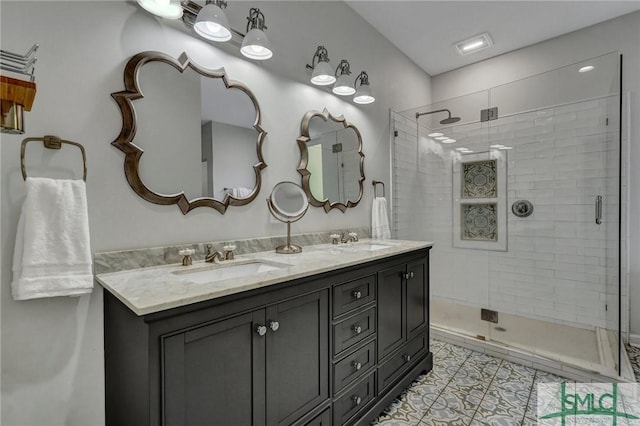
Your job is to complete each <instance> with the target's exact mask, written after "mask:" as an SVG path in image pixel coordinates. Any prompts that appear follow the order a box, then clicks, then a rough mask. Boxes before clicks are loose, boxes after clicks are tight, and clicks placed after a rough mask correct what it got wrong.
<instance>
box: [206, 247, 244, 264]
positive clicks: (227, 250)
mask: <svg viewBox="0 0 640 426" xmlns="http://www.w3.org/2000/svg"><path fill="white" fill-rule="evenodd" d="M235 249H236V246H233V245H228V246H224V247H223V250H224V253H222V252H220V251H213V246H212V245H211V244H207V254H206V255H205V257H204V261H205V262H209V263H219V262H222V261H223V260H232V259H234V257H235V255H234V253H233V251H234V250H235ZM216 259H217V262H216Z"/></svg>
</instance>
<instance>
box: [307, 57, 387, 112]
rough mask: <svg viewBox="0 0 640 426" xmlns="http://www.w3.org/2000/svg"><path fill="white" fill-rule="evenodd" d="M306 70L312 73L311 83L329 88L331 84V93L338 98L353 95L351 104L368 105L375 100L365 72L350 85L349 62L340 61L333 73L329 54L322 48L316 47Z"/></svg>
mask: <svg viewBox="0 0 640 426" xmlns="http://www.w3.org/2000/svg"><path fill="white" fill-rule="evenodd" d="M306 68H307V70H311V71H312V73H311V83H312V84H315V85H316V86H329V85H331V84H333V88H332V90H331V91H332V92H333V93H334V94H336V95H339V96H350V95H353V94H355V96H354V97H353V102H355V103H357V104H360V105H365V104H370V103H373V102H374V101H375V100H376V99H375V98H374V97H373V94H372V92H371V87H370V85H369V76H368V74H367V72H366V71H362V72H361V73H360V74H359V75H358V77H356V79H355V82H354V83H353V84H352V83H351V77H350V75H351V66H350V65H349V61H347V60H346V59H343V60H341V61H340V64H339V65H338V67H337V68H336V70H335V72H334V71H333V68H332V67H331V65H330V64H329V53H328V52H327V49H326V48H325V47H324V46H318V48H317V49H316V53H315V54H314V55H313V58H312V60H311V65H309V64H307V66H306ZM358 83H359V85H358Z"/></svg>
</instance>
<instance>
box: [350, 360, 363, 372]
mask: <svg viewBox="0 0 640 426" xmlns="http://www.w3.org/2000/svg"><path fill="white" fill-rule="evenodd" d="M351 365H352V366H353V368H354V369H355V370H356V371H359V370H360V369H361V368H362V363H360V362H358V361H353V362H352V363H351Z"/></svg>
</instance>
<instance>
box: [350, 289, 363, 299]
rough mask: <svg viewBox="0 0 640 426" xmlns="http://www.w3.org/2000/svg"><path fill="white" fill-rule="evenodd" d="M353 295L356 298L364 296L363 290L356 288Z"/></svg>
mask: <svg viewBox="0 0 640 426" xmlns="http://www.w3.org/2000/svg"><path fill="white" fill-rule="evenodd" d="M351 295H352V296H353V298H354V299H360V298H361V297H362V292H361V291H360V290H354V291H353V293H351Z"/></svg>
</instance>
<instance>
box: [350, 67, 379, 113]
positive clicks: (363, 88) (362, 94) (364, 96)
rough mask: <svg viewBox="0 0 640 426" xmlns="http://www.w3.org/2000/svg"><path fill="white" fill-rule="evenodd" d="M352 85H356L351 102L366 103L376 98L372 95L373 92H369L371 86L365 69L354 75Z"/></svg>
mask: <svg viewBox="0 0 640 426" xmlns="http://www.w3.org/2000/svg"><path fill="white" fill-rule="evenodd" d="M358 82H360V86H358ZM354 87H356V94H355V95H354V97H353V102H355V103H357V104H360V105H366V104H371V103H373V102H375V100H376V98H374V97H373V93H371V86H369V75H368V74H367V72H366V71H362V72H361V73H360V74H358V76H357V77H356V81H355V83H354Z"/></svg>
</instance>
